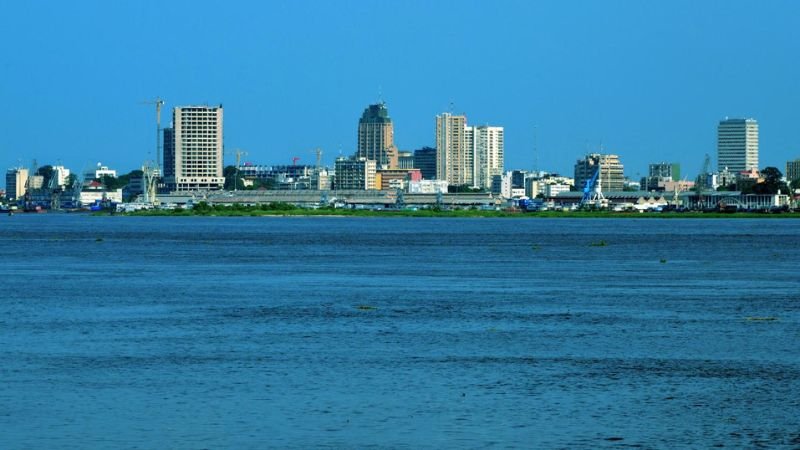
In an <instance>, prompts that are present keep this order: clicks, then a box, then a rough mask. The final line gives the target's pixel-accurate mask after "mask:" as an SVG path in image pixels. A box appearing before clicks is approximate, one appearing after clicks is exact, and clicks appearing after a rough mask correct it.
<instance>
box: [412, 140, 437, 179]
mask: <svg viewBox="0 0 800 450" xmlns="http://www.w3.org/2000/svg"><path fill="white" fill-rule="evenodd" d="M414 168H415V169H419V171H420V172H421V173H422V179H423V180H435V179H436V149H435V148H431V147H422V148H421V149H419V150H414Z"/></svg>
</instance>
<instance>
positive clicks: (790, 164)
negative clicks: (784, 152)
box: [786, 159, 800, 183]
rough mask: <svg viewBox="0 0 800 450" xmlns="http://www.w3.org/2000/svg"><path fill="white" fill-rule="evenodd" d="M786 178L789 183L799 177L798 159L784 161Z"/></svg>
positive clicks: (799, 164)
mask: <svg viewBox="0 0 800 450" xmlns="http://www.w3.org/2000/svg"><path fill="white" fill-rule="evenodd" d="M786 179H787V180H788V181H789V183H791V182H792V181H794V180H798V179H800V159H795V160H794V161H786Z"/></svg>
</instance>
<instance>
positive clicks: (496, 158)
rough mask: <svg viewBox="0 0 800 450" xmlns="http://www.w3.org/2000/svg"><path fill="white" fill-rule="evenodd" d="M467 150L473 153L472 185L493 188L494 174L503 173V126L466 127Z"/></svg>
mask: <svg viewBox="0 0 800 450" xmlns="http://www.w3.org/2000/svg"><path fill="white" fill-rule="evenodd" d="M464 138H465V139H466V145H465V147H466V151H467V152H469V153H472V156H471V158H470V159H471V161H472V186H474V187H479V188H482V189H491V188H492V176H494V175H502V174H503V127H491V126H488V125H483V126H475V127H469V126H468V127H466V130H465V134H464Z"/></svg>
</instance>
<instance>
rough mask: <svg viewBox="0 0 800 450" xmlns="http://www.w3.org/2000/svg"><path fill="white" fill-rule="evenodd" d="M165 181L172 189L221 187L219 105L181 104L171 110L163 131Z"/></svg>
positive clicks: (220, 117) (223, 180)
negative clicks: (169, 140) (170, 126)
mask: <svg viewBox="0 0 800 450" xmlns="http://www.w3.org/2000/svg"><path fill="white" fill-rule="evenodd" d="M164 136H165V140H166V138H167V136H171V138H172V141H171V142H167V143H165V144H168V145H165V146H164V164H165V165H166V164H169V165H170V166H171V167H165V169H164V175H165V180H164V182H165V184H166V185H167V187H168V188H170V189H173V190H176V191H191V190H198V189H202V190H207V189H222V188H223V187H224V186H225V178H224V176H223V173H222V170H223V168H222V164H223V161H222V158H223V155H222V105H219V106H182V107H176V108H174V109H173V110H172V129H171V130H170V131H169V132H168V133H166V132H165V133H164Z"/></svg>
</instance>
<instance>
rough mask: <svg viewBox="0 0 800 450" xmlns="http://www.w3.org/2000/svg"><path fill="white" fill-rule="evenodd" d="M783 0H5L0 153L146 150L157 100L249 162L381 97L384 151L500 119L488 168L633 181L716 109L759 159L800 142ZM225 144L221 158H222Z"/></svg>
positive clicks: (334, 126) (275, 157)
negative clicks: (215, 128) (455, 117)
mask: <svg viewBox="0 0 800 450" xmlns="http://www.w3.org/2000/svg"><path fill="white" fill-rule="evenodd" d="M799 30H800V2H797V1H769V2H755V1H669V2H667V1H662V2H645V1H633V0H632V1H612V0H606V1H600V0H597V1H563V2H562V1H552V2H533V1H498V2H487V1H485V0H484V1H461V2H446V1H411V0H404V1H375V0H370V1H366V0H363V1H342V0H337V1H291V2H289V1H286V2H255V1H250V2H235V1H227V2H207V1H125V2H107V1H97V2H84V1H75V2H56V1H48V2H41V1H12V0H9V1H4V2H2V5H0V42H2V48H3V49H2V52H0V58H1V59H0V64H2V66H1V67H0V98H1V99H2V101H3V104H4V105H3V108H0V124H2V128H0V164H2V165H3V166H6V167H11V166H14V165H16V164H17V163H18V160H21V161H22V163H23V164H24V165H29V164H30V162H31V159H33V158H36V159H37V160H38V162H39V164H40V165H42V164H55V163H57V162H58V161H61V162H62V163H63V164H65V165H67V166H69V167H71V168H72V169H73V170H80V169H81V168H83V167H85V166H87V165H90V164H93V163H96V162H98V161H102V162H103V163H104V164H107V165H109V166H112V168H116V169H118V170H120V171H123V172H127V171H129V170H131V169H134V168H138V166H140V165H141V163H142V161H144V160H145V159H148V158H152V157H153V153H154V141H155V136H154V134H155V131H154V127H155V125H154V122H155V117H154V116H155V111H154V108H153V107H152V106H146V105H142V104H140V102H141V101H143V100H146V99H151V98H154V97H156V96H161V97H163V98H164V99H165V100H166V101H167V105H166V106H167V107H168V109H167V113H166V114H165V122H166V123H168V122H169V118H170V114H171V113H170V111H171V107H173V106H179V105H186V104H198V103H209V104H216V103H222V104H223V105H224V107H225V144H226V147H227V148H229V149H233V148H241V149H244V150H246V151H248V152H249V156H248V157H247V158H246V159H247V160H250V161H253V162H256V163H265V164H279V163H286V164H289V163H291V158H292V156H299V157H300V158H301V163H302V162H307V163H309V162H311V161H313V160H314V156H313V154H312V150H313V149H314V148H316V147H321V148H322V149H323V151H324V152H325V155H324V161H325V162H326V163H328V164H330V163H331V162H332V161H333V158H334V157H335V156H336V155H338V153H339V151H340V149H341V151H342V153H344V154H350V153H352V151H353V149H354V147H355V141H356V127H357V121H358V118H359V116H360V115H361V112H362V111H363V109H364V108H365V107H366V106H367V104H369V103H372V102H375V101H377V100H378V98H379V93H382V97H383V99H384V100H385V101H386V102H387V104H388V107H389V113H390V115H391V117H392V119H393V120H394V123H395V141H396V143H397V145H398V146H399V148H400V149H401V150H413V149H415V148H419V147H421V146H424V145H433V144H434V121H435V119H434V117H435V115H436V114H437V113H440V112H442V111H445V110H448V109H449V105H450V103H451V102H453V104H454V111H455V112H463V113H465V114H466V115H467V117H468V121H469V122H470V123H473V124H487V123H488V124H492V125H502V126H504V127H505V130H506V131H505V132H506V168H507V169H512V168H521V169H530V168H532V166H533V164H534V156H533V148H534V125H536V129H537V130H538V131H537V133H536V134H537V135H538V149H539V151H538V153H539V158H538V160H539V168H540V169H546V170H551V171H560V172H563V173H567V174H571V172H572V165H573V164H574V161H575V159H576V158H578V157H580V156H581V155H582V154H584V153H585V152H586V151H587V149H589V150H596V149H597V148H598V146H599V145H600V143H602V145H603V148H604V150H605V151H608V152H612V153H617V154H619V155H620V157H621V159H622V162H623V164H624V165H625V173H626V175H628V176H631V177H635V176H636V174H637V173H644V172H645V170H646V167H647V164H648V163H650V162H658V161H672V162H679V163H681V165H682V171H683V172H684V174H690V176H693V175H694V174H695V173H696V172H697V171H698V170H699V169H700V167H701V166H702V162H703V156H704V154H705V153H709V154H711V156H712V159H714V161H715V160H716V125H717V122H718V121H719V120H720V119H721V118H724V117H725V116H731V117H754V118H756V119H758V121H759V124H760V143H761V145H760V166H761V167H765V166H767V165H775V166H777V167H778V168H780V169H781V171H783V170H784V167H785V162H786V160H787V159H793V158H796V157H800V138H799V137H798V127H797V123H798V120H797V109H798V106H800V92H799V89H800V62H799V61H800V56H799V55H800V31H799ZM232 161H233V158H232V157H228V159H227V160H226V163H231V162H232Z"/></svg>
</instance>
